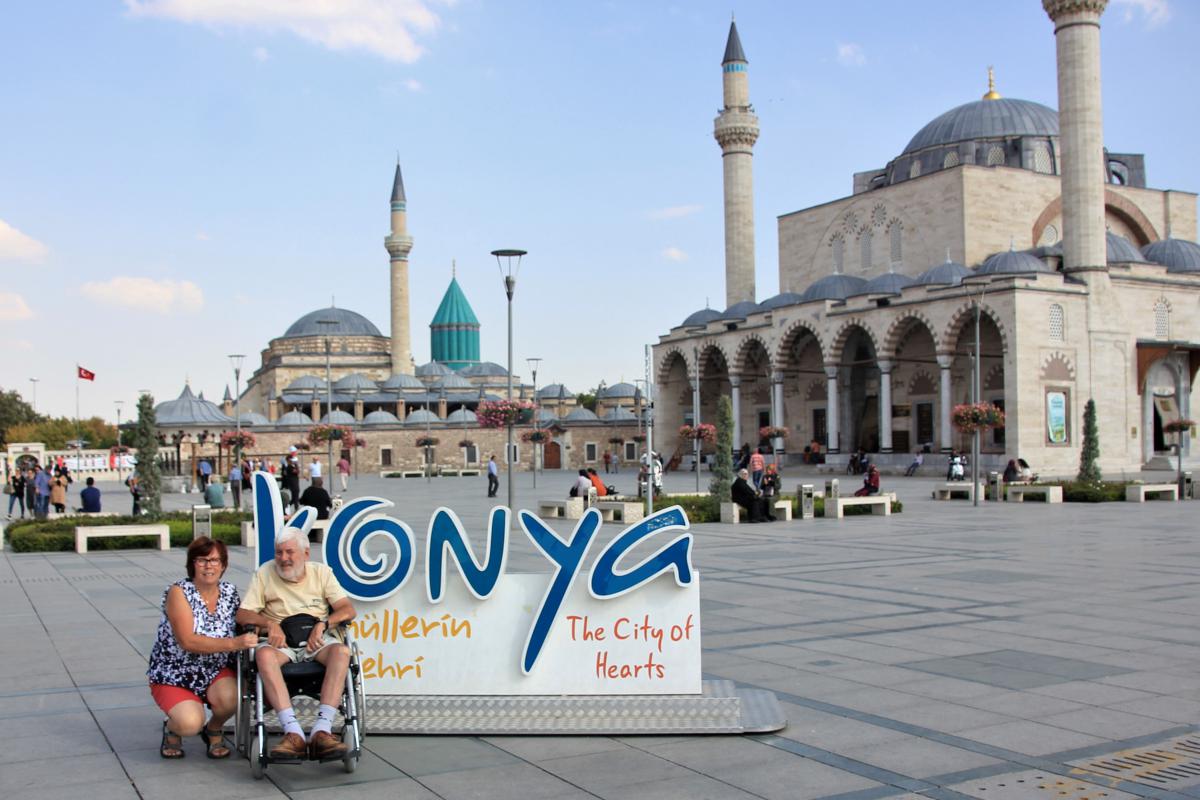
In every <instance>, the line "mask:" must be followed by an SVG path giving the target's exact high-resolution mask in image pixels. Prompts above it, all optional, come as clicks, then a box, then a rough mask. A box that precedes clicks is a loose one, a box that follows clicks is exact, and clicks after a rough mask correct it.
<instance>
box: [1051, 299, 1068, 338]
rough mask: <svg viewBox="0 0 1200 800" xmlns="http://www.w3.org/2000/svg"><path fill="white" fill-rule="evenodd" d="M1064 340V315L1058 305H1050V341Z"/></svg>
mask: <svg viewBox="0 0 1200 800" xmlns="http://www.w3.org/2000/svg"><path fill="white" fill-rule="evenodd" d="M1065 339H1066V314H1065V313H1064V312H1063V307H1062V306H1060V305H1059V304H1058V303H1051V304H1050V341H1052V342H1061V341H1064V340H1065Z"/></svg>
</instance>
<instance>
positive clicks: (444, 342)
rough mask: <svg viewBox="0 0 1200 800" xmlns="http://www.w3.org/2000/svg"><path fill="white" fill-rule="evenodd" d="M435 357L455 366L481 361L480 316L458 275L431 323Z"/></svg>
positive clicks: (431, 337) (431, 345) (436, 359)
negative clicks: (460, 284)
mask: <svg viewBox="0 0 1200 800" xmlns="http://www.w3.org/2000/svg"><path fill="white" fill-rule="evenodd" d="M429 336H430V340H429V341H430V348H431V350H430V352H431V353H432V356H433V360H434V361H438V362H443V363H446V364H448V365H450V366H451V367H455V368H459V367H465V366H467V365H468V364H472V363H474V362H476V361H479V319H478V318H477V317H476V316H475V312H474V311H473V310H472V309H471V304H470V303H469V302H467V296H466V295H465V294H463V291H462V287H461V286H459V285H458V279H457V278H451V279H450V285H449V286H448V287H446V293H445V294H444V295H443V296H442V302H441V303H440V304H439V305H438V308H437V312H436V313H434V315H433V321H432V322H430V323H429Z"/></svg>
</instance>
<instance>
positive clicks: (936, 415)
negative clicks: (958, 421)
mask: <svg viewBox="0 0 1200 800" xmlns="http://www.w3.org/2000/svg"><path fill="white" fill-rule="evenodd" d="M884 342H885V347H887V348H888V352H890V353H891V354H892V355H891V358H890V359H888V360H889V361H890V362H891V370H890V373H891V379H890V380H888V381H886V383H887V384H888V385H889V386H890V388H891V391H892V392H893V396H894V399H893V401H892V409H891V412H890V413H891V415H892V419H891V427H892V431H891V438H892V451H893V452H897V453H902V452H916V451H918V450H923V449H925V448H929V450H930V451H937V450H939V449H941V448H943V447H949V446H950V444H949V441H948V440H945V441H944V440H943V439H942V432H941V430H940V426H939V424H938V420H939V419H940V418H941V415H942V413H943V412H944V413H945V414H946V415H947V418H948V415H949V410H948V409H943V408H942V403H941V399H940V396H939V390H938V380H939V374H938V373H939V369H938V359H937V352H938V346H937V339H936V337H935V335H934V331H933V327H932V326H931V325H930V323H929V321H928V320H927V319H926V318H924V317H923V316H921V315H917V314H913V315H911V316H906V317H902V318H900V319H898V320H896V322H895V323H893V324H892V326H891V328H890V329H889V331H888V334H887V336H886V337H885V339H884ZM882 385H883V382H881V386H882ZM880 412H881V414H883V415H884V416H885V417H886V415H887V414H888V413H889V411H888V410H887V409H883V408H881V409H880Z"/></svg>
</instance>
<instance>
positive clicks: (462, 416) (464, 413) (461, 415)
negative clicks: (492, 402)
mask: <svg viewBox="0 0 1200 800" xmlns="http://www.w3.org/2000/svg"><path fill="white" fill-rule="evenodd" d="M446 422H458V423H463V422H475V412H474V411H472V410H471V409H469V408H456V409H455V410H453V411H451V412H450V413H449V414H447V415H446Z"/></svg>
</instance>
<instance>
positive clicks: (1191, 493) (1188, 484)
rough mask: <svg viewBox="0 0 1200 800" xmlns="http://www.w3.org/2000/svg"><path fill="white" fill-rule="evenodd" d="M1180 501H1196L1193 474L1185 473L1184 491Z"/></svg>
mask: <svg viewBox="0 0 1200 800" xmlns="http://www.w3.org/2000/svg"><path fill="white" fill-rule="evenodd" d="M1179 499H1180V500H1195V499H1196V486H1195V484H1194V483H1192V473H1190V472H1185V473H1183V491H1182V493H1181V494H1180V496H1179Z"/></svg>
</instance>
